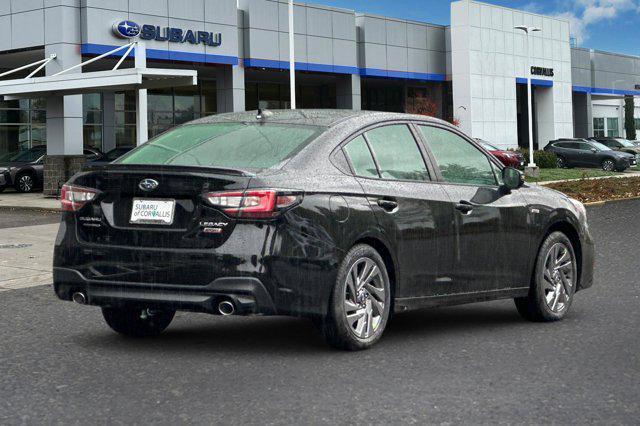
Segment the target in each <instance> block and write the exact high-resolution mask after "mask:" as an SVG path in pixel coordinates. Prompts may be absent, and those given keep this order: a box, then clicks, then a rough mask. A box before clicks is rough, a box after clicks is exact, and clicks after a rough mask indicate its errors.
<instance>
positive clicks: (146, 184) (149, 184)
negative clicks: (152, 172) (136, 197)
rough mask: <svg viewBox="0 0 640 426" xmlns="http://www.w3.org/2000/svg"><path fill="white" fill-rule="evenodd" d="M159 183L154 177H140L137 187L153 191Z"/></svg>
mask: <svg viewBox="0 0 640 426" xmlns="http://www.w3.org/2000/svg"><path fill="white" fill-rule="evenodd" d="M158 185H159V183H158V181H157V180H155V179H142V180H141V181H140V183H139V184H138V187H139V188H140V189H142V190H143V191H153V190H154V189H156V188H157V187H158Z"/></svg>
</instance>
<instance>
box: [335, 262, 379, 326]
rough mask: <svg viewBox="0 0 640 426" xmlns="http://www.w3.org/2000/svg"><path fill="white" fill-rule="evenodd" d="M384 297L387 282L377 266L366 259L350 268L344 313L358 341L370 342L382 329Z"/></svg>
mask: <svg viewBox="0 0 640 426" xmlns="http://www.w3.org/2000/svg"><path fill="white" fill-rule="evenodd" d="M385 293H386V291H385V285H384V278H383V275H382V273H381V271H380V268H378V265H377V264H376V262H374V261H373V260H371V259H370V258H368V257H364V258H361V259H359V260H358V261H356V262H355V263H354V264H353V265H352V266H351V269H350V270H349V273H348V274H347V278H346V286H345V294H344V310H345V315H346V320H347V324H348V325H349V329H350V330H351V332H352V333H353V334H355V335H356V336H357V337H359V338H361V339H367V338H369V337H371V336H372V335H373V334H374V333H375V332H376V331H377V330H378V329H379V327H380V323H381V322H382V319H383V315H384V308H385V306H384V304H385V296H386V294H385Z"/></svg>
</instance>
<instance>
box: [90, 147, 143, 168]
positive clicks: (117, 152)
mask: <svg viewBox="0 0 640 426" xmlns="http://www.w3.org/2000/svg"><path fill="white" fill-rule="evenodd" d="M133 148H135V146H119V147H117V148H113V149H112V150H110V151H107V152H105V153H104V154H102V155H101V156H100V157H98V158H96V159H95V160H93V161H91V164H92V165H103V164H108V163H111V162H112V161H114V160H116V159H118V158H119V157H122V156H123V155H124V154H126V153H127V152H129V151H131V150H132V149H133Z"/></svg>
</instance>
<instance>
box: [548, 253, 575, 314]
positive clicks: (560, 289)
mask: <svg viewBox="0 0 640 426" xmlns="http://www.w3.org/2000/svg"><path fill="white" fill-rule="evenodd" d="M574 262H575V259H574V258H573V255H572V254H571V251H570V250H569V248H568V247H567V246H566V245H565V244H564V243H555V244H554V245H552V246H551V248H550V249H549V251H548V252H547V257H546V259H545V262H544V271H543V286H542V287H543V291H544V299H545V302H546V304H547V307H548V308H549V309H550V310H551V312H553V313H556V314H557V313H560V312H562V311H563V310H564V309H565V308H566V307H567V306H568V303H569V299H570V298H571V294H573V293H572V290H573V286H574V285H575V277H574V273H573V264H574Z"/></svg>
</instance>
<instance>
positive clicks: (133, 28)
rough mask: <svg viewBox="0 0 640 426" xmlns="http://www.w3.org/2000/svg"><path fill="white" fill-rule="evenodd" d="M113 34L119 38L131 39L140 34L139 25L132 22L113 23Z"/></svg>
mask: <svg viewBox="0 0 640 426" xmlns="http://www.w3.org/2000/svg"><path fill="white" fill-rule="evenodd" d="M113 33H114V34H115V35H116V36H118V37H120V38H133V37H136V36H138V35H139V34H140V25H138V24H136V23H135V22H133V21H120V22H115V23H114V24H113Z"/></svg>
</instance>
